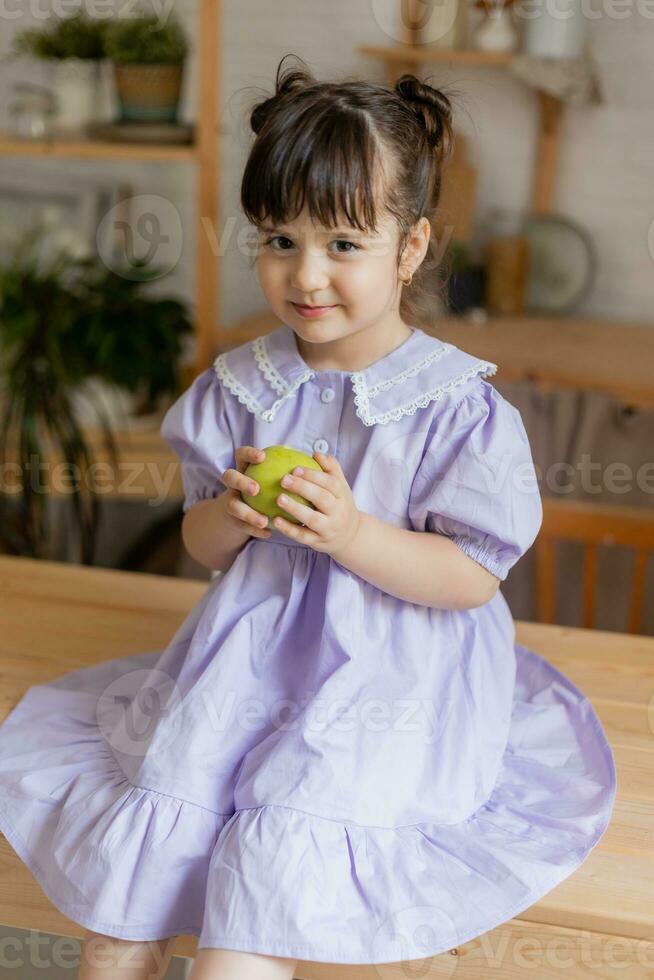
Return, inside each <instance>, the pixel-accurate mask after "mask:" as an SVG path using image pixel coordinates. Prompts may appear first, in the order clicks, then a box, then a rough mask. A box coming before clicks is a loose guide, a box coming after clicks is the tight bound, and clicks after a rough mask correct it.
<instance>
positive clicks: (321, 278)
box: [291, 254, 329, 295]
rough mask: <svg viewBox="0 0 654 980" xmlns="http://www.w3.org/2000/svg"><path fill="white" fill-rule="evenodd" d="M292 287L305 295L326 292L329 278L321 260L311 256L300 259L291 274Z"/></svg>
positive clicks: (306, 255)
mask: <svg viewBox="0 0 654 980" xmlns="http://www.w3.org/2000/svg"><path fill="white" fill-rule="evenodd" d="M291 285H292V286H293V288H294V289H296V290H297V291H298V292H299V293H304V294H305V295H308V294H309V293H314V292H318V291H319V290H321V289H323V290H324V289H325V288H326V287H327V286H328V285H329V276H328V275H327V272H326V270H325V268H324V265H323V262H322V260H321V258H320V257H319V256H317V255H309V254H305V255H303V256H301V257H299V258H298V259H297V260H296V262H295V263H294V267H293V270H292V273H291Z"/></svg>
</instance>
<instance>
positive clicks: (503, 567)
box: [450, 535, 511, 582]
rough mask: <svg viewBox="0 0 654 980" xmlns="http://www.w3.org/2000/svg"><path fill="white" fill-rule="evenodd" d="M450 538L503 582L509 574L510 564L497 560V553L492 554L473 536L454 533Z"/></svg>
mask: <svg viewBox="0 0 654 980" xmlns="http://www.w3.org/2000/svg"><path fill="white" fill-rule="evenodd" d="M450 540H452V541H454V543H455V544H456V545H458V547H459V548H460V549H461V551H463V552H464V554H466V555H468V557H469V558H472V559H473V560H474V561H476V562H477V563H478V564H479V565H482V566H483V567H484V568H485V569H486V570H487V571H489V572H491V573H492V574H493V575H497V577H498V578H499V579H500V580H501V581H502V582H503V581H504V580H505V578H506V577H507V575H508V574H509V570H510V567H511V566H510V565H507V563H506V562H500V561H498V560H497V558H496V557H495V555H493V554H491V553H490V552H489V551H488V550H487V549H486V548H484V546H483V545H479V544H477V543H476V542H475V541H472V540H471V538H468V537H466V536H465V535H454V537H452V538H451V539H450Z"/></svg>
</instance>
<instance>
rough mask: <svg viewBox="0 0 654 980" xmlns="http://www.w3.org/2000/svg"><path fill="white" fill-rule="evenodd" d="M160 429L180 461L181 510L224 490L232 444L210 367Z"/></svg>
mask: <svg viewBox="0 0 654 980" xmlns="http://www.w3.org/2000/svg"><path fill="white" fill-rule="evenodd" d="M159 431H160V435H161V436H162V437H163V439H165V441H166V442H167V443H168V445H169V446H170V448H171V449H172V450H173V452H175V453H176V455H177V456H178V458H179V461H180V464H181V472H182V484H183V487H184V504H183V511H184V513H186V511H187V510H189V509H190V508H191V507H192V506H193V504H196V503H197V502H198V501H199V500H205V499H207V498H209V497H216V496H218V495H219V494H220V493H222V492H223V490H224V489H225V485H224V484H223V483H221V481H220V476H221V475H222V473H223V472H224V471H225V470H226V469H228V468H229V467H231V466H234V451H235V444H234V440H233V438H232V434H231V431H230V426H229V422H228V418H227V411H226V405H225V393H224V390H223V388H222V386H221V384H220V382H219V380H218V378H217V377H216V373H215V371H214V370H213V368H207V370H206V371H203V372H202V373H201V374H199V375H198V376H197V378H195V380H194V381H193V382H192V383H191V385H189V387H188V388H187V389H186V391H185V392H183V393H182V394H181V395H180V397H179V398H178V399H177V401H176V402H174V403H173V404H172V405H171V406H170V408H169V409H168V411H167V412H166V414H165V415H164V418H163V421H162V423H161V428H160V430H159Z"/></svg>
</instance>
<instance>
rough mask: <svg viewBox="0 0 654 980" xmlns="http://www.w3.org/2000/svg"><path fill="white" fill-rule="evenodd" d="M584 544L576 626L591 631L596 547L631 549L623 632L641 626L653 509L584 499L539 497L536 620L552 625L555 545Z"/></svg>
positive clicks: (653, 543)
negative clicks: (579, 618)
mask: <svg viewBox="0 0 654 980" xmlns="http://www.w3.org/2000/svg"><path fill="white" fill-rule="evenodd" d="M557 540H558V541H577V542H580V543H581V544H583V545H584V557H583V581H582V617H583V622H582V625H583V626H584V628H586V629H593V628H594V626H595V605H596V603H595V597H596V591H597V549H598V547H599V546H600V545H608V546H616V545H617V546H621V547H623V548H632V549H634V550H635V552H636V554H635V564H634V570H633V576H632V580H631V596H630V603H629V621H628V626H627V632H629V633H638V632H639V631H640V628H641V624H642V613H643V598H644V594H645V578H646V573H647V560H648V558H649V556H650V554H651V553H652V552H654V509H650V508H647V509H645V508H637V507H621V506H616V505H612V504H599V503H593V502H592V501H586V500H562V499H559V498H543V524H542V527H541V530H540V533H539V535H538V538H537V539H536V543H535V550H536V591H537V595H536V608H537V616H538V621H539V622H541V623H554V622H555V607H556V602H555V600H556V574H555V564H556V563H555V548H554V543H555V541H557Z"/></svg>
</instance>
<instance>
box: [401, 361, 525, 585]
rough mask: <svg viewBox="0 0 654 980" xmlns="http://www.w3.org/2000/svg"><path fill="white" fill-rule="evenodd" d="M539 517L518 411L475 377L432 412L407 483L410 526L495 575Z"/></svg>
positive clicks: (518, 552) (511, 561)
mask: <svg viewBox="0 0 654 980" xmlns="http://www.w3.org/2000/svg"><path fill="white" fill-rule="evenodd" d="M542 519H543V506H542V502H541V497H540V490H539V487H538V479H537V475H536V471H535V467H534V464H533V459H532V455H531V449H530V446H529V440H528V437H527V433H526V431H525V428H524V425H523V422H522V417H521V415H520V412H519V411H518V409H517V408H515V406H513V405H511V403H510V402H508V401H507V400H506V399H505V398H503V396H502V395H500V393H499V392H498V391H497V390H496V389H495V388H494V387H493V386H492V385H491V384H489V383H488V382H487V381H484V380H480V381H479V382H478V383H477V384H476V385H475V387H474V388H472V389H471V390H470V391H469V392H468V394H466V395H465V396H464V397H463V398H462V399H461V400H460V401H459V402H458V403H456V404H454V405H450V406H448V407H446V408H444V409H442V410H441V412H440V413H438V412H437V414H436V415H435V416H434V419H433V421H432V425H431V426H430V430H429V434H428V438H427V442H426V446H425V452H424V455H423V457H422V459H421V461H420V464H419V467H418V470H417V472H416V474H415V477H414V479H413V482H412V485H411V491H410V499H409V520H410V522H411V525H412V527H413V529H414V530H418V531H436V532H437V533H439V534H444V535H446V536H447V537H449V538H452V540H454V541H455V543H456V544H457V545H458V546H459V547H460V548H461V549H462V550H463V551H464V552H465V554H467V555H469V557H470V558H473V559H474V560H475V561H476V562H478V563H479V564H480V565H483V566H484V568H486V569H488V571H490V572H492V573H493V575H496V576H497V577H498V578H499V579H501V580H502V581H503V580H504V579H505V578H506V576H507V574H508V572H509V570H510V569H511V567H512V566H513V565H515V563H516V562H517V561H518V559H519V558H520V557H521V556H522V555H523V554H524V553H525V552H526V551H527V550H528V549H529V548H530V547H531V545H532V544H533V542H534V540H535V539H536V536H537V534H538V531H539V529H540V526H541V523H542Z"/></svg>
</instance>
